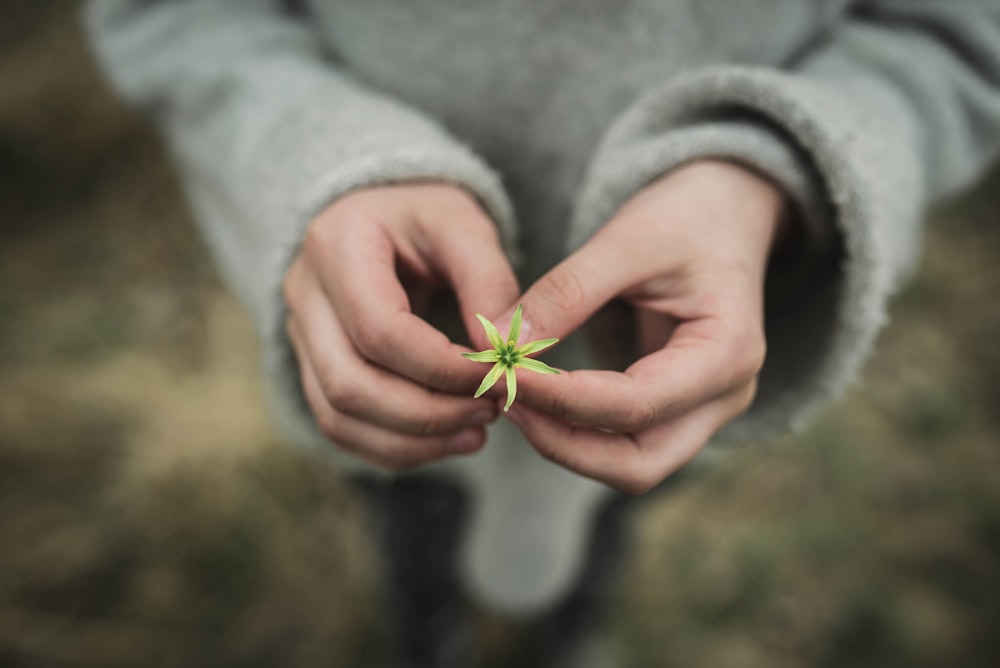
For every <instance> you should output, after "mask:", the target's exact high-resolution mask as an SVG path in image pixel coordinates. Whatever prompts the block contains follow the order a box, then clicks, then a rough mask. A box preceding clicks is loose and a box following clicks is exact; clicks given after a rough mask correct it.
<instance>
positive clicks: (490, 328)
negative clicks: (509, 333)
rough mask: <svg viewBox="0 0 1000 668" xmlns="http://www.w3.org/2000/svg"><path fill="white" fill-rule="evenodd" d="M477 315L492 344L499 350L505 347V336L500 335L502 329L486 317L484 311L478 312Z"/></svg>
mask: <svg viewBox="0 0 1000 668" xmlns="http://www.w3.org/2000/svg"><path fill="white" fill-rule="evenodd" d="M476 317H477V318H479V322H480V323H482V325H483V329H485V330H486V336H487V337H488V338H489V340H490V344H491V345H492V346H493V347H494V348H496V349H497V350H502V349H503V337H502V336H500V331H499V330H498V329H497V327H496V325H494V324H493V323H492V322H490V321H489V320H487V319H486V317H485V316H484V315H483V314H482V313H477V314H476Z"/></svg>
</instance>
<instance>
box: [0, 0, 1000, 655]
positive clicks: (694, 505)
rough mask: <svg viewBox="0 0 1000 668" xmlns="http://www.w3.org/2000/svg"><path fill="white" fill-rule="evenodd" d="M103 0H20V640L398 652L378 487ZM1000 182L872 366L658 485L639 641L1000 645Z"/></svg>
mask: <svg viewBox="0 0 1000 668" xmlns="http://www.w3.org/2000/svg"><path fill="white" fill-rule="evenodd" d="M74 12H75V4H74V3H37V2H30V0H23V1H17V0H0V666H9V667H22V666H31V667H32V668H35V667H49V666H52V667H69V666H140V665H143V666H208V667H212V666H292V667H295V666H303V667H313V666H317V667H318V666H323V667H330V666H334V667H336V666H352V667H353V666H369V665H378V661H379V659H380V657H381V655H382V654H381V653H382V650H381V649H380V646H381V645H382V639H383V635H384V634H383V632H382V630H381V627H380V624H379V615H378V610H377V607H376V605H375V603H374V597H375V592H376V587H377V578H376V577H375V573H374V570H373V569H372V567H371V565H370V562H371V554H370V551H369V547H368V544H367V542H366V539H365V537H364V532H363V528H362V526H361V522H360V516H359V509H358V508H357V506H356V504H355V503H354V502H353V501H352V499H351V498H350V497H349V496H348V495H347V494H346V493H344V492H343V491H342V489H341V488H340V487H339V486H338V483H337V478H336V474H335V473H334V472H333V471H330V470H327V469H326V468H324V467H323V466H320V465H318V464H316V463H315V462H311V461H309V462H307V461H302V460H300V459H298V458H297V457H296V456H295V454H294V453H293V451H291V450H290V449H288V448H286V447H285V446H284V445H283V444H282V443H281V442H280V440H279V439H278V437H277V436H275V435H274V433H273V432H272V430H271V427H270V426H269V424H268V421H267V418H266V415H265V412H264V408H263V402H262V400H261V396H260V395H261V389H260V383H259V379H258V375H257V367H256V364H257V362H256V352H257V351H256V349H255V342H254V341H253V337H252V333H251V331H250V328H249V325H248V323H247V322H246V320H245V318H244V316H243V314H242V313H241V312H240V310H239V308H238V306H237V305H236V304H235V303H234V301H233V299H232V298H231V297H230V296H229V295H228V294H227V293H226V291H225V290H224V289H223V287H222V286H221V285H220V284H219V281H218V278H217V276H216V274H215V272H214V270H213V268H212V266H211V263H210V261H209V259H208V258H207V257H206V254H205V252H204V250H203V248H202V246H201V244H200V241H199V240H198V238H197V235H196V233H195V231H194V229H193V227H192V224H191V221H190V219H189V215H188V213H187V211H186V208H185V206H184V204H183V202H182V200H181V199H180V196H179V193H178V189H177V186H176V183H175V180H174V177H173V175H172V173H171V171H170V168H169V166H168V164H167V163H166V161H165V158H164V156H163V152H162V149H161V148H160V147H159V145H158V143H157V141H156V139H155V137H153V136H152V134H151V133H150V132H149V131H148V129H146V128H145V127H144V126H143V125H142V124H141V123H139V122H138V121H137V120H136V119H134V118H133V117H132V116H131V115H130V114H129V113H128V112H127V111H125V110H124V109H123V108H122V107H121V106H120V105H119V104H118V103H117V102H115V101H114V100H113V98H112V97H111V96H110V95H109V94H108V93H107V92H106V90H105V88H104V86H103V84H102V83H101V82H100V80H99V77H98V75H97V74H96V72H95V71H94V70H93V66H92V65H91V63H90V61H89V58H88V56H87V55H86V50H85V48H84V45H83V43H82V41H81V37H80V35H79V33H78V30H77V28H76V26H75V25H74ZM998 211H1000V175H996V176H994V177H993V178H992V179H991V180H989V181H988V182H987V183H986V184H984V185H983V186H982V187H980V188H979V189H978V190H977V192H975V193H973V194H972V195H971V196H969V197H967V198H965V199H964V200H963V201H962V202H961V203H959V204H957V205H954V206H951V207H950V208H948V209H947V210H946V211H942V212H940V213H939V214H937V216H936V218H937V221H936V223H935V224H934V225H933V226H932V227H931V229H930V231H929V234H928V240H927V248H928V251H927V254H926V256H925V258H924V261H923V264H922V266H921V269H920V272H919V274H918V275H917V277H916V279H915V281H914V282H913V283H912V284H911V285H910V287H909V288H908V289H907V291H906V292H905V294H903V295H902V296H901V298H900V299H899V300H898V301H897V302H896V303H895V304H894V308H893V312H892V315H893V321H892V325H891V327H890V329H889V330H888V331H887V332H886V333H885V335H884V336H883V337H882V339H881V341H880V344H879V348H878V351H877V353H876V355H875V356H874V358H873V359H872V360H871V362H870V363H869V365H868V369H867V374H866V382H865V384H864V386H863V387H860V388H857V389H856V390H855V391H854V392H853V393H852V394H851V395H850V396H849V397H848V399H847V400H846V401H844V402H842V404H841V405H839V406H837V407H835V408H834V409H833V410H831V411H829V412H828V413H826V415H825V416H824V417H823V418H822V419H821V420H820V422H819V423H818V424H816V425H815V426H814V427H812V428H811V429H810V430H809V431H807V432H805V433H803V434H800V435H797V436H795V437H788V438H785V439H783V440H781V441H779V442H774V443H767V444H759V445H757V446H754V447H753V448H747V449H746V450H745V451H741V452H737V453H736V454H735V455H734V456H733V457H732V458H731V459H729V460H728V461H727V462H726V463H725V464H724V465H722V466H720V467H718V468H717V469H715V470H713V471H712V472H710V473H709V474H707V476H706V477H705V478H703V479H701V480H700V481H699V482H698V484H692V485H688V486H686V487H683V488H682V489H680V490H679V491H678V492H676V493H675V494H673V495H671V496H669V497H668V498H664V499H662V500H658V501H656V502H655V503H653V504H651V505H650V507H649V509H648V510H647V511H646V512H645V514H644V516H643V533H642V542H641V545H640V550H639V553H638V554H637V555H636V557H635V559H634V562H633V567H632V568H631V569H630V572H629V575H628V577H627V581H626V586H625V590H624V593H623V595H622V599H621V601H620V604H619V605H618V609H617V615H616V618H615V626H614V632H615V635H614V638H615V641H616V642H617V643H618V644H619V645H620V646H621V649H622V651H623V652H624V653H625V655H626V656H628V657H629V658H630V659H631V661H632V664H630V665H635V666H641V667H644V668H645V667H649V668H653V667H657V668H660V667H663V666H682V667H688V666H713V667H719V668H742V667H754V666H768V667H772V666H774V667H780V666H788V667H796V668H797V667H806V666H820V667H826V666H880V667H891V666H900V667H902V666H906V667H921V666H928V667H929V666H945V665H947V666H971V667H975V666H983V667H985V666H996V665H1000V635H998V634H997V633H996V631H997V629H998V628H1000V303H998V301H997V300H998V297H997V295H1000V214H998ZM483 628H484V634H485V636H486V641H487V642H490V643H493V644H494V645H496V646H498V647H499V646H500V645H502V644H503V642H504V638H505V635H504V633H503V632H502V631H498V630H497V627H496V625H495V624H494V625H492V626H491V625H489V624H486V625H485V626H484V627H483Z"/></svg>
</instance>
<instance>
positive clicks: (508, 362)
mask: <svg viewBox="0 0 1000 668" xmlns="http://www.w3.org/2000/svg"><path fill="white" fill-rule="evenodd" d="M517 357H518V356H517V354H516V353H515V352H514V349H513V347H508V346H504V348H503V350H501V351H500V361H501V362H502V363H503V365H504V366H514V363H515V362H516V361H517Z"/></svg>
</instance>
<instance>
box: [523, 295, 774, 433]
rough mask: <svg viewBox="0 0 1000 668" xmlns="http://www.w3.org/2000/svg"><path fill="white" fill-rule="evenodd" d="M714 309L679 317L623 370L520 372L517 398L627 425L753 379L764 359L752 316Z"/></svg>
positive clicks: (607, 424) (576, 416)
mask: <svg viewBox="0 0 1000 668" xmlns="http://www.w3.org/2000/svg"><path fill="white" fill-rule="evenodd" d="M731 320H740V322H741V323H742V322H743V320H742V319H741V318H739V317H738V316H735V315H733V316H717V317H716V316H713V317H707V318H703V319H700V320H694V321H688V322H685V323H682V324H681V325H679V326H678V327H677V328H676V330H675V331H674V332H673V335H672V337H671V339H670V341H669V343H668V344H667V346H666V347H664V348H663V349H662V350H659V351H657V352H654V353H652V354H650V355H647V356H646V357H643V358H641V359H639V360H638V361H637V362H635V363H634V364H633V365H632V366H630V367H629V368H628V369H627V370H626V371H625V373H617V372H612V371H586V370H585V371H572V372H568V373H563V374H560V375H558V376H538V375H528V374H525V377H524V378H522V383H521V393H520V399H521V401H522V402H523V403H524V404H526V405H528V406H532V407H534V408H536V409H539V410H541V411H543V412H546V413H549V414H550V415H552V416H554V417H557V418H561V419H563V420H568V421H571V422H575V423H578V424H583V425H587V426H591V427H596V428H600V429H610V430H612V431H616V432H622V433H631V432H637V431H641V430H643V429H646V428H648V427H650V426H652V425H655V424H657V423H659V422H663V421H665V420H670V419H673V418H675V417H677V416H679V415H682V414H683V413H686V412H688V411H691V410H692V409H694V408H695V407H697V406H699V405H701V404H704V403H707V402H710V401H712V400H714V399H716V398H718V397H720V396H723V395H726V394H728V393H730V392H732V391H733V390H734V389H736V388H739V387H741V386H743V385H745V384H746V383H747V382H749V381H750V380H752V379H753V378H754V377H755V376H756V375H757V373H758V372H759V371H760V368H761V366H762V364H763V360H764V337H763V333H762V332H760V325H757V324H736V323H735V322H731Z"/></svg>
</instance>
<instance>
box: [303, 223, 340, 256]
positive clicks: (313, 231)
mask: <svg viewBox="0 0 1000 668" xmlns="http://www.w3.org/2000/svg"><path fill="white" fill-rule="evenodd" d="M335 231H336V226H335V225H334V224H333V220H332V219H331V218H330V217H329V216H326V215H321V217H319V218H317V219H315V220H314V221H313V222H312V224H311V225H309V227H308V228H307V229H306V234H305V236H304V237H303V239H302V253H304V254H306V255H309V254H312V253H322V252H323V251H324V250H325V249H327V248H330V247H331V246H332V245H334V243H335V242H334V238H333V237H334V233H335Z"/></svg>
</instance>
